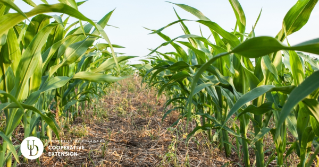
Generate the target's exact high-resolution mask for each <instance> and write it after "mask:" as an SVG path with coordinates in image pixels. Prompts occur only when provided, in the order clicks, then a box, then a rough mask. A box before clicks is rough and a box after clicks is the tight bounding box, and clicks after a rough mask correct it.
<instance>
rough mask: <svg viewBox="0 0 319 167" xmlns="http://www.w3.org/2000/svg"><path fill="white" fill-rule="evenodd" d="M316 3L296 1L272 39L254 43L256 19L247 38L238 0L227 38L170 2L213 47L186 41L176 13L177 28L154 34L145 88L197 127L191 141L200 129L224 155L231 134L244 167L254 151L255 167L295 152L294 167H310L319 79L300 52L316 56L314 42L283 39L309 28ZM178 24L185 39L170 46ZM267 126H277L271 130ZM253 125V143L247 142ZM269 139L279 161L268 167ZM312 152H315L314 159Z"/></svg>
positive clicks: (318, 49) (318, 45) (318, 42)
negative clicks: (293, 42) (207, 33)
mask: <svg viewBox="0 0 319 167" xmlns="http://www.w3.org/2000/svg"><path fill="white" fill-rule="evenodd" d="M317 2H318V1H317V0H298V1H297V3H296V4H295V5H294V6H293V7H292V8H291V9H290V10H289V11H288V12H287V14H286V16H285V17H284V19H283V24H282V29H281V30H279V33H278V34H277V35H276V36H275V37H268V36H260V37H255V32H254V29H255V27H256V25H257V23H258V21H259V17H260V15H261V14H259V16H258V17H257V20H256V23H255V24H254V26H253V28H252V31H251V32H249V33H246V31H245V30H246V17H245V13H244V10H243V9H242V7H241V5H240V3H239V2H238V1H237V0H229V3H230V6H231V7H232V8H233V11H234V14H235V16H236V26H235V28H234V31H232V32H228V31H226V30H224V29H223V28H222V27H220V26H219V25H218V24H217V23H215V22H213V21H211V20H210V19H209V18H207V17H206V16H205V15H204V14H203V13H201V12H200V11H199V10H197V9H195V8H193V7H190V6H187V5H184V4H175V3H173V4H174V5H176V6H178V7H180V8H182V9H184V10H186V11H188V12H189V13H191V14H193V15H194V16H196V17H197V18H198V19H199V20H197V21H195V22H197V23H199V24H201V25H203V26H206V27H208V28H209V29H210V31H211V36H210V37H211V38H213V40H214V41H213V42H211V41H210V40H209V38H205V37H203V35H200V36H198V35H193V34H191V33H190V31H189V30H188V28H187V26H186V24H185V23H186V22H188V21H191V20H187V19H181V18H180V16H179V15H178V14H177V13H176V12H175V13H176V16H177V18H178V20H177V21H175V22H172V23H170V24H168V25H167V26H165V27H163V28H161V29H158V30H151V31H152V32H151V33H152V34H158V35H159V36H160V37H162V38H163V39H164V40H165V41H166V42H165V43H163V44H161V45H160V46H159V47H157V48H156V49H154V50H152V52H151V53H150V54H153V53H156V54H157V56H155V57H153V58H151V59H150V63H149V65H151V66H152V68H151V69H150V70H148V71H147V72H146V74H145V76H144V81H145V82H148V83H149V84H150V85H152V86H157V87H158V88H159V94H161V93H162V92H166V94H167V95H168V97H169V100H168V101H167V103H166V104H171V103H175V106H176V107H175V108H173V109H172V110H175V109H179V110H180V111H181V117H180V118H186V119H187V123H188V122H189V121H191V119H192V118H193V119H195V122H196V124H197V127H196V128H195V129H193V130H192V132H190V133H189V135H188V139H190V137H191V136H192V135H193V134H194V133H195V132H196V131H198V130H204V131H206V132H207V135H208V136H209V138H210V139H211V140H212V141H218V142H219V145H220V148H221V149H224V150H225V153H226V156H229V155H230V153H231V148H232V143H230V141H229V135H232V136H234V137H236V138H237V141H239V142H240V143H241V145H242V149H241V151H237V152H242V153H243V163H244V165H245V166H250V165H251V164H250V160H249V159H250V157H249V152H248V148H249V147H253V148H254V151H255V159H256V166H267V165H268V164H269V163H270V162H271V161H272V160H274V159H277V164H278V165H279V166H283V165H284V164H285V160H286V159H287V157H288V155H289V154H291V153H292V152H293V151H294V150H295V151H296V153H297V155H298V157H299V159H300V163H299V165H298V166H310V165H311V164H312V163H313V160H314V159H315V156H316V155H317V154H318V152H319V146H318V132H319V129H318V125H319V124H318V121H319V117H318V112H319V109H318V106H319V105H318V95H319V90H318V87H319V84H318V81H319V80H318V77H319V76H318V75H319V73H318V61H317V60H314V59H312V58H310V57H309V56H306V55H305V54H304V53H303V52H308V53H313V54H319V39H314V40H310V41H305V42H303V43H300V44H297V45H294V46H291V45H290V44H289V40H288V37H289V35H291V34H293V33H295V32H297V31H298V30H300V29H301V28H302V27H303V26H304V25H305V24H306V23H307V21H308V19H309V17H310V15H311V12H312V10H313V8H314V6H315V5H316V4H317ZM177 23H179V24H180V26H181V27H182V30H183V31H184V35H181V36H178V37H176V38H173V39H171V38H170V37H168V36H166V35H165V34H163V33H162V30H164V29H166V28H168V27H170V26H172V25H174V24H177ZM178 39H187V40H188V41H187V42H186V41H178ZM284 42H285V43H286V45H285V44H283V43H284ZM166 45H172V46H173V47H174V49H175V51H174V52H168V53H161V52H159V51H158V49H159V48H160V47H162V46H166ZM182 46H183V47H184V48H187V50H186V51H185V50H184V49H183V47H182ZM298 51H299V52H298ZM172 110H168V111H167V112H166V113H165V114H164V117H165V116H166V115H167V114H169V113H170V112H171V111H172ZM164 117H163V118H164ZM237 120H238V121H239V128H237V130H235V129H236V128H232V125H233V123H234V121H237ZM271 121H273V122H274V123H275V125H276V126H275V127H270V124H269V122H271ZM250 124H252V125H253V130H254V136H253V138H248V137H247V133H248V128H249V125H250ZM237 127H238V126H237ZM212 129H216V132H215V134H211V130H212ZM287 131H289V132H290V134H292V136H293V137H294V142H293V143H288V142H287ZM268 133H270V134H271V135H272V136H273V141H274V147H275V148H276V149H275V150H276V154H272V156H270V157H269V158H268V160H267V161H265V157H264V143H263V139H264V136H265V135H266V134H268ZM286 146H289V149H288V150H286ZM311 147H316V148H315V150H314V152H312V150H311ZM237 149H240V148H239V147H238V148H237ZM276 155H277V156H276Z"/></svg>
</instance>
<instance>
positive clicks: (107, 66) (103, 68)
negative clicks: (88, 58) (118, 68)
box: [92, 56, 136, 73]
mask: <svg viewBox="0 0 319 167" xmlns="http://www.w3.org/2000/svg"><path fill="white" fill-rule="evenodd" d="M134 57H136V56H120V57H117V61H118V62H119V63H120V62H122V61H125V60H128V59H131V58H134ZM114 64H115V61H114V58H110V59H107V60H106V61H104V62H103V63H102V64H101V65H100V66H99V67H97V68H96V69H93V70H92V72H94V73H99V72H105V71H106V70H109V69H111V68H113V67H114Z"/></svg>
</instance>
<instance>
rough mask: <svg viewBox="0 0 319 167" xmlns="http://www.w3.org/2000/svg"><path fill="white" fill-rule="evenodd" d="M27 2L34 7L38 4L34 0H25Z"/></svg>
mask: <svg viewBox="0 0 319 167" xmlns="http://www.w3.org/2000/svg"><path fill="white" fill-rule="evenodd" d="M23 1H24V2H25V3H27V4H28V5H30V6H32V7H36V6H37V4H35V3H34V2H33V1H32V0H23Z"/></svg>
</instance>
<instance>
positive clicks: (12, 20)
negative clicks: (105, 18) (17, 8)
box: [0, 3, 95, 35]
mask: <svg viewBox="0 0 319 167" xmlns="http://www.w3.org/2000/svg"><path fill="white" fill-rule="evenodd" d="M50 12H58V13H65V14H68V15H70V16H72V17H75V18H77V19H80V20H84V21H88V22H89V23H91V24H92V25H95V23H94V22H93V21H92V20H90V19H88V18H87V17H85V16H84V15H83V14H81V13H80V12H79V11H77V10H76V9H74V8H72V7H70V6H68V5H65V4H63V3H58V4H54V5H46V4H41V5H38V6H36V7H34V8H33V9H32V10H31V11H29V12H27V13H25V15H26V16H27V18H29V17H32V16H35V15H37V14H42V13H50ZM24 19H25V17H24V16H23V15H21V14H17V13H9V14H6V15H4V16H1V17H0V25H2V26H1V27H0V35H2V34H3V33H5V32H6V31H7V30H9V29H10V28H12V27H13V26H15V25H17V24H18V23H20V22H21V21H23V20H24Z"/></svg>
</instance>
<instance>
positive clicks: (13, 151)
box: [0, 132, 20, 164]
mask: <svg viewBox="0 0 319 167" xmlns="http://www.w3.org/2000/svg"><path fill="white" fill-rule="evenodd" d="M0 136H1V137H2V139H3V140H4V141H6V143H7V145H8V146H9V150H10V151H11V152H12V154H13V156H14V158H15V160H16V161H17V162H18V163H20V161H19V156H18V154H17V151H16V149H15V148H14V146H13V144H12V142H11V140H10V139H9V138H8V137H7V136H6V135H5V134H4V133H2V132H0ZM0 164H3V159H1V160H0Z"/></svg>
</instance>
